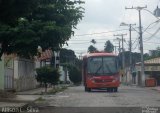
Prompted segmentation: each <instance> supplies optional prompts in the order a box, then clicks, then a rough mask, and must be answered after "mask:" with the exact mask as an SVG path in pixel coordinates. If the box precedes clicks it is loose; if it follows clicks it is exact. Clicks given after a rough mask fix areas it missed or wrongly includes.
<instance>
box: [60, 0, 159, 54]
mask: <svg viewBox="0 0 160 113" xmlns="http://www.w3.org/2000/svg"><path fill="white" fill-rule="evenodd" d="M84 1H85V4H84V5H82V6H83V7H84V8H85V13H84V17H83V19H82V20H81V21H80V22H79V24H78V25H77V29H74V32H75V35H74V36H72V37H71V39H70V40H69V41H68V42H67V43H68V44H69V45H68V46H66V45H64V47H63V48H66V49H72V50H73V51H75V53H76V55H77V56H78V55H82V54H85V53H87V49H88V47H89V46H90V45H91V44H92V43H91V40H92V39H95V40H96V42H97V43H96V44H95V45H94V46H95V47H96V48H97V49H98V50H100V51H101V50H103V49H104V44H105V42H106V41H107V40H110V41H111V42H112V44H113V45H114V46H118V42H117V41H116V40H115V39H116V38H117V37H116V36H114V35H117V34H122V33H124V34H127V35H125V36H124V39H125V42H124V48H125V50H126V51H127V50H128V48H129V43H128V41H129V27H128V26H120V24H121V23H122V22H124V23H126V24H136V25H135V26H133V27H134V29H135V30H136V31H135V30H133V31H132V43H133V46H132V51H133V52H140V50H139V41H138V37H139V34H138V32H139V29H138V27H139V16H138V10H136V9H125V7H127V8H129V7H132V6H133V7H138V6H140V7H145V6H147V8H145V10H142V11H141V18H142V28H143V31H145V32H143V47H144V53H148V52H149V50H153V49H156V48H157V47H158V46H160V31H159V29H160V21H159V22H155V21H156V20H157V18H156V17H155V16H153V15H152V14H151V12H153V11H154V10H155V9H156V8H157V6H159V7H160V0H84ZM146 10H148V11H150V12H148V11H146ZM148 26H149V27H148ZM147 27H148V28H147ZM146 28H147V29H146ZM118 38H121V37H118Z"/></svg>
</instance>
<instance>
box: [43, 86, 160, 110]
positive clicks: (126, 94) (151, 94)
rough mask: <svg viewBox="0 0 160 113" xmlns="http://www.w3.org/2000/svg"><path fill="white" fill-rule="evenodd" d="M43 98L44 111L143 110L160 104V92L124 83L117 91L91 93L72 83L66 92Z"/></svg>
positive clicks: (156, 107) (154, 107)
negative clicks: (45, 103)
mask: <svg viewBox="0 0 160 113" xmlns="http://www.w3.org/2000/svg"><path fill="white" fill-rule="evenodd" d="M43 98H44V99H46V102H47V103H48V104H47V107H44V108H43V107H42V108H40V112H45V113H47V112H48V113H49V112H51V111H52V112H53V111H54V113H69V112H72V113H83V112H84V113H85V112H86V113H88V112H92V113H101V112H105V113H142V109H144V110H145V109H149V110H151V109H150V108H153V109H152V110H156V109H158V107H159V106H160V92H158V91H154V90H151V89H147V88H139V87H133V86H132V87H131V86H121V87H120V88H119V92H118V93H108V92H106V91H93V92H90V93H88V92H84V88H83V87H82V86H78V87H70V88H68V89H67V90H66V91H64V92H60V93H58V94H56V95H47V96H43ZM146 106H149V107H150V108H149V107H147V108H146ZM159 111H160V108H159ZM159 111H157V112H154V113H159ZM143 113H146V112H143ZM148 113H152V112H148Z"/></svg>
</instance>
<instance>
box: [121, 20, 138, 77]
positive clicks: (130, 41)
mask: <svg viewBox="0 0 160 113" xmlns="http://www.w3.org/2000/svg"><path fill="white" fill-rule="evenodd" d="M133 25H136V24H126V23H124V22H122V23H121V24H120V26H129V52H130V53H129V67H130V68H129V71H130V75H131V74H132V40H131V39H132V38H131V36H132V35H131V32H132V26H133Z"/></svg>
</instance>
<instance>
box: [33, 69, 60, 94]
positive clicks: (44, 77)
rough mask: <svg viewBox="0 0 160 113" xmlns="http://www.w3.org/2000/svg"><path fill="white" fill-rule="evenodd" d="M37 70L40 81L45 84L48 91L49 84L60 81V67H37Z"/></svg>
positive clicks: (37, 77)
mask: <svg viewBox="0 0 160 113" xmlns="http://www.w3.org/2000/svg"><path fill="white" fill-rule="evenodd" d="M36 71H37V75H36V79H37V81H38V82H40V83H42V84H44V85H45V92H47V86H48V84H52V85H56V84H57V83H58V81H59V77H60V74H59V71H58V69H54V68H52V67H48V66H45V67H41V68H38V69H36Z"/></svg>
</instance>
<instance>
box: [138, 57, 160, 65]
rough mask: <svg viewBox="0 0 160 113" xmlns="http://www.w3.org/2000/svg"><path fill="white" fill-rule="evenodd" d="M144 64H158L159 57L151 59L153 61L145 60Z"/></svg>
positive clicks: (159, 61)
mask: <svg viewBox="0 0 160 113" xmlns="http://www.w3.org/2000/svg"><path fill="white" fill-rule="evenodd" d="M136 64H141V62H138V63H136ZM144 64H160V57H157V58H153V59H150V60H145V61H144Z"/></svg>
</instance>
